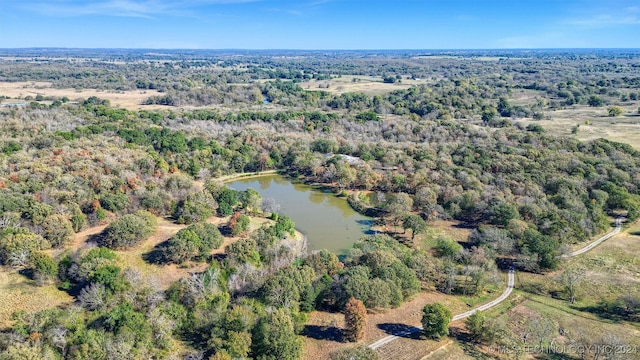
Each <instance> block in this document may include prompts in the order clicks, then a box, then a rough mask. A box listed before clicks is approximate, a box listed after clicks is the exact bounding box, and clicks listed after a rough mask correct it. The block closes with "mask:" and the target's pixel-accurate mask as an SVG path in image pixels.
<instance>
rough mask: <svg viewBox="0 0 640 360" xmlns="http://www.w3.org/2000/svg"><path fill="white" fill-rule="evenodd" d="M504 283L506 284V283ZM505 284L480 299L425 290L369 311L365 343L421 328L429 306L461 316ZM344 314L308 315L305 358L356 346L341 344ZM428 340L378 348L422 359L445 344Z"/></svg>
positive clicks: (385, 354)
mask: <svg viewBox="0 0 640 360" xmlns="http://www.w3.org/2000/svg"><path fill="white" fill-rule="evenodd" d="M503 283H504V281H503ZM503 287H504V285H501V286H499V287H498V286H496V287H490V288H491V293H485V294H483V295H482V296H477V297H464V296H453V295H445V294H443V293H441V292H436V291H433V290H427V291H423V292H421V293H419V294H417V295H415V296H414V297H413V298H412V299H411V300H410V301H408V302H406V303H404V304H402V305H401V306H400V307H398V308H395V309H388V310H375V309H374V310H369V315H368V316H367V330H366V335H365V338H364V340H363V341H362V343H363V344H370V343H372V342H374V341H376V340H379V339H381V338H383V337H385V336H388V335H391V334H393V333H396V332H398V331H401V330H403V329H408V328H410V327H413V326H419V325H420V320H421V318H422V308H423V307H424V306H425V305H426V304H431V303H436V302H438V303H441V304H443V305H445V306H446V307H447V308H448V309H450V310H451V311H452V312H453V313H454V314H458V313H462V312H465V311H468V310H469V309H471V308H473V307H474V305H475V304H477V303H479V302H487V301H489V300H491V299H493V298H495V297H497V296H498V294H500V293H501V292H502V291H503V290H504V288H503ZM343 328H344V315H343V314H341V313H329V312H321V311H314V312H312V313H311V314H310V315H309V319H308V321H307V323H306V327H305V332H304V334H305V350H306V354H305V359H310V360H311V359H318V360H319V359H326V358H328V355H329V353H331V352H332V351H335V350H336V349H339V348H342V347H349V346H353V343H345V342H342V330H341V329H343ZM447 341H450V340H443V341H441V342H437V341H431V340H426V339H424V338H422V337H421V336H420V334H419V333H414V334H411V335H407V337H403V338H398V339H396V340H395V341H393V342H392V343H389V344H386V345H385V346H383V347H381V348H380V349H379V352H380V354H381V356H382V358H383V359H392V358H393V359H407V360H409V359H411V360H419V359H421V358H422V357H423V356H426V355H428V354H430V353H431V352H432V351H434V350H436V349H438V348H439V347H441V346H442V345H443V344H444V343H445V342H447Z"/></svg>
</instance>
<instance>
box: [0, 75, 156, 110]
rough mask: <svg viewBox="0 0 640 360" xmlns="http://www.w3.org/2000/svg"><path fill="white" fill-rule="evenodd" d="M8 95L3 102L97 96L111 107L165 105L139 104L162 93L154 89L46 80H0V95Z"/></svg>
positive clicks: (135, 107)
mask: <svg viewBox="0 0 640 360" xmlns="http://www.w3.org/2000/svg"><path fill="white" fill-rule="evenodd" d="M2 95H4V96H9V97H11V98H12V99H5V100H4V103H12V102H20V101H17V99H24V98H25V97H27V96H31V97H33V98H35V97H36V95H42V96H44V97H48V96H53V97H60V98H62V97H65V96H66V97H68V98H69V99H70V100H71V101H74V100H76V99H78V98H83V99H87V98H89V97H91V96H97V97H99V98H101V99H106V100H109V101H110V102H111V105H112V106H113V107H121V108H125V109H129V110H139V109H162V108H165V109H166V108H167V107H166V106H160V105H140V103H141V102H142V100H144V99H146V98H148V97H150V96H159V95H162V93H160V92H158V91H156V90H130V91H113V90H108V91H101V90H96V89H82V90H76V89H57V88H52V87H51V83H48V82H11V83H7V82H0V96H2Z"/></svg>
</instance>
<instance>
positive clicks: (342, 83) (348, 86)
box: [299, 75, 427, 95]
mask: <svg viewBox="0 0 640 360" xmlns="http://www.w3.org/2000/svg"><path fill="white" fill-rule="evenodd" d="M426 83H427V82H426V81H425V80H411V79H404V78H403V79H402V82H400V83H393V84H387V83H384V82H383V81H382V78H380V77H374V76H360V75H353V76H351V75H344V76H342V77H338V78H333V79H331V80H309V81H305V82H301V83H299V85H300V87H302V88H303V89H305V90H310V91H319V90H321V91H327V92H330V93H334V94H344V93H349V92H361V93H365V94H369V95H381V94H385V93H389V92H391V91H395V90H401V89H408V88H410V87H412V86H415V85H420V84H426ZM327 86H328V87H327Z"/></svg>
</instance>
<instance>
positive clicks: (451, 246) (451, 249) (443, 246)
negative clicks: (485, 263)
mask: <svg viewBox="0 0 640 360" xmlns="http://www.w3.org/2000/svg"><path fill="white" fill-rule="evenodd" d="M436 249H438V253H439V254H440V256H444V257H454V256H455V255H456V254H458V253H459V252H460V251H462V245H460V244H458V243H457V242H455V241H453V240H451V239H447V238H440V239H438V244H437V245H436Z"/></svg>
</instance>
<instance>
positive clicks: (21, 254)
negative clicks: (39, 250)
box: [7, 249, 31, 270]
mask: <svg viewBox="0 0 640 360" xmlns="http://www.w3.org/2000/svg"><path fill="white" fill-rule="evenodd" d="M30 255H31V253H30V252H29V250H25V249H23V250H19V251H14V252H12V253H11V254H9V259H7V262H8V263H9V265H10V266H11V267H12V268H14V269H16V270H21V269H24V268H26V267H28V266H29V263H30V260H29V256H30Z"/></svg>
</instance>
